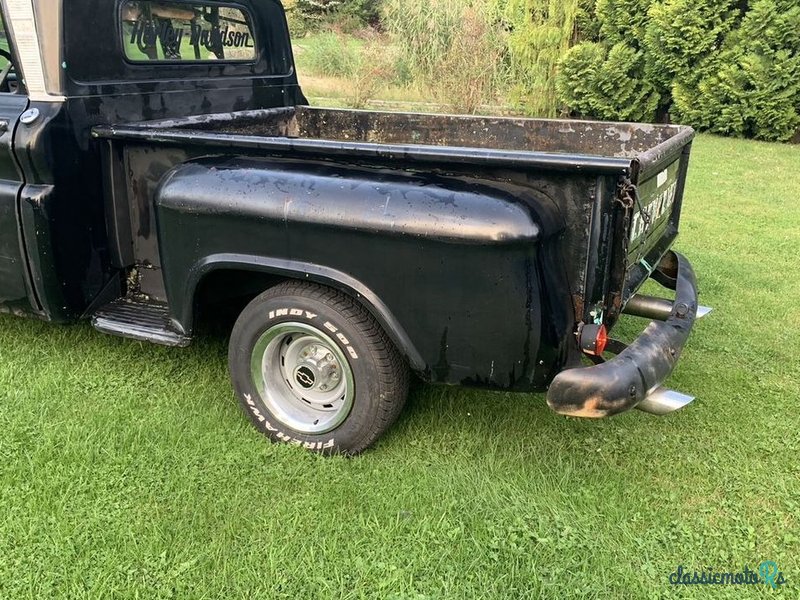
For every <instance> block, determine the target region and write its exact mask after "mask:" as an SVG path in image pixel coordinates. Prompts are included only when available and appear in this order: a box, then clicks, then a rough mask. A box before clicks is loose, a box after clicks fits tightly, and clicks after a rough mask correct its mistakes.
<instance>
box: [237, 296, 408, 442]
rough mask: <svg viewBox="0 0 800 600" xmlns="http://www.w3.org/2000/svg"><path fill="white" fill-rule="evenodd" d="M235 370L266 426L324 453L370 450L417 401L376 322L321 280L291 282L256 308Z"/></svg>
mask: <svg viewBox="0 0 800 600" xmlns="http://www.w3.org/2000/svg"><path fill="white" fill-rule="evenodd" d="M228 363H229V368H230V373H231V381H232V382H233V387H234V390H235V391H236V394H237V396H238V397H239V401H240V403H241V405H242V407H243V409H244V410H245V412H246V413H247V414H248V416H249V417H250V419H251V420H252V422H253V424H254V425H255V426H256V428H257V429H259V430H260V431H261V432H263V433H264V434H265V435H267V436H269V437H270V438H271V439H272V440H274V441H278V442H287V443H291V444H295V445H298V446H303V447H304V448H307V449H308V450H312V451H315V452H320V453H325V454H329V453H342V454H351V455H352V454H358V453H359V452H362V451H363V450H364V449H366V448H367V447H369V446H370V445H371V444H372V443H374V442H375V440H377V439H378V437H380V435H381V434H383V433H384V432H385V431H386V430H387V429H388V428H389V427H390V426H391V425H392V423H394V421H395V420H396V419H397V416H398V415H399V414H400V411H401V410H402V408H403V405H404V404H405V400H406V396H407V395H408V367H407V366H406V364H405V361H404V360H403V358H402V356H401V355H400V353H399V352H398V351H397V349H396V348H395V346H394V344H392V342H391V340H390V339H389V338H388V336H387V335H386V333H385V332H384V331H383V329H382V328H381V327H380V326H379V325H378V323H377V322H376V321H375V319H374V318H373V317H372V315H370V314H369V313H368V312H367V311H366V309H364V307H362V306H361V305H360V304H358V303H356V302H355V301H354V300H353V299H351V298H350V297H349V296H346V295H345V294H342V293H341V292H338V291H336V290H333V289H331V288H327V287H324V286H321V285H317V284H314V283H308V282H299V281H290V282H286V283H283V284H280V285H278V286H275V287H274V288H271V289H269V290H267V291H266V292H264V293H263V294H261V295H260V296H258V297H257V298H256V299H255V300H253V301H252V302H251V303H250V304H248V305H247V307H246V308H245V309H244V311H242V314H241V315H240V316H239V318H238V320H237V321H236V324H235V325H234V328H233V333H232V334H231V341H230V347H229V350H228Z"/></svg>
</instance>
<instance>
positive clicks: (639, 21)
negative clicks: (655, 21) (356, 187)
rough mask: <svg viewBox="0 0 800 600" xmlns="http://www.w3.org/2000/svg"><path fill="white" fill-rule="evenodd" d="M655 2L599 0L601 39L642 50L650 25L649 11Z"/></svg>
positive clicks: (611, 43)
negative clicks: (648, 25)
mask: <svg viewBox="0 0 800 600" xmlns="http://www.w3.org/2000/svg"><path fill="white" fill-rule="evenodd" d="M653 2H654V0H597V4H596V13H597V22H598V23H599V30H600V31H599V37H600V38H601V39H602V40H603V41H604V42H606V44H608V45H611V46H613V45H614V44H620V43H625V44H627V45H628V46H631V47H632V48H635V49H637V50H638V49H639V48H641V45H642V44H641V42H642V41H643V40H644V36H645V29H646V27H647V23H648V14H647V12H648V10H649V9H650V6H651V5H652V4H653Z"/></svg>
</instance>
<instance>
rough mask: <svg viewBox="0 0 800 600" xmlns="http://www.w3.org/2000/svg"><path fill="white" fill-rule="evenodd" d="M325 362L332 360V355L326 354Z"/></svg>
mask: <svg viewBox="0 0 800 600" xmlns="http://www.w3.org/2000/svg"><path fill="white" fill-rule="evenodd" d="M325 359H326V360H333V354H331V353H330V352H328V355H327V356H326V357H325Z"/></svg>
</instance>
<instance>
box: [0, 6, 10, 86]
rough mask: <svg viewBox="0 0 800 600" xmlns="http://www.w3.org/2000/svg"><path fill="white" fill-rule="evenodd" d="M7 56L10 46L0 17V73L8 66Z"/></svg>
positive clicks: (4, 25)
mask: <svg viewBox="0 0 800 600" xmlns="http://www.w3.org/2000/svg"><path fill="white" fill-rule="evenodd" d="M0 10H2V8H0ZM9 56H11V45H10V44H9V43H8V36H7V35H6V24H5V21H4V18H3V17H2V15H0V71H2V70H3V69H5V68H6V67H7V66H8V63H9V60H8V57H9Z"/></svg>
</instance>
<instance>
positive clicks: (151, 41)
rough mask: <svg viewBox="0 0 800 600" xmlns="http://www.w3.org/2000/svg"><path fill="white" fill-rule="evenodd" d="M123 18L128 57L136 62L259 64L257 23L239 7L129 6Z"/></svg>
mask: <svg viewBox="0 0 800 600" xmlns="http://www.w3.org/2000/svg"><path fill="white" fill-rule="evenodd" d="M120 15H121V19H122V27H121V29H122V36H123V40H122V42H123V48H124V49H125V57H126V58H127V59H128V60H129V61H131V62H152V61H158V62H187V61H193V62H202V61H249V62H252V61H254V60H255V59H256V44H255V39H254V36H253V27H252V23H253V20H252V18H251V17H250V15H249V14H248V13H247V12H246V11H245V10H243V9H241V8H238V7H233V6H229V5H220V4H212V3H201V2H188V3H187V2H160V1H157V2H154V1H150V0H126V1H125V2H123V3H122V10H121V13H120Z"/></svg>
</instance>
